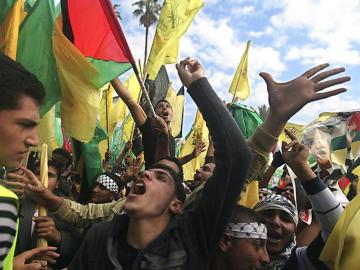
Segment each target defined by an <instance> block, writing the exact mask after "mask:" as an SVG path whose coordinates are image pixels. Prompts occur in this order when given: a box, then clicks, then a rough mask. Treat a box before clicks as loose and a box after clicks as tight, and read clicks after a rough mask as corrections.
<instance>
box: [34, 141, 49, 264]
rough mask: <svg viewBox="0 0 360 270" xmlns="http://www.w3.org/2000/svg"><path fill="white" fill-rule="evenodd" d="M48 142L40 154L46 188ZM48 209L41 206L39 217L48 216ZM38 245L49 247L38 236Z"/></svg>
mask: <svg viewBox="0 0 360 270" xmlns="http://www.w3.org/2000/svg"><path fill="white" fill-rule="evenodd" d="M47 148H48V147H47V144H45V143H44V144H43V145H41V154H40V181H41V183H42V184H43V185H44V187H45V188H47V187H48V157H47ZM46 216H47V211H46V208H45V207H44V206H39V217H46ZM36 246H37V247H47V246H48V242H47V240H46V239H45V238H41V237H38V238H37V241H36ZM42 263H44V264H45V265H46V266H45V269H47V262H46V261H43V260H42Z"/></svg>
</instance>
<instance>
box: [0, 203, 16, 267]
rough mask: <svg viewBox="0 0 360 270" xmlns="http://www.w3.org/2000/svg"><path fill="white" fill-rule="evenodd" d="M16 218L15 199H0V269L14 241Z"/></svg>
mask: <svg viewBox="0 0 360 270" xmlns="http://www.w3.org/2000/svg"><path fill="white" fill-rule="evenodd" d="M17 216H18V210H17V201H16V199H15V198H8V197H0V269H2V267H3V265H2V264H3V262H4V259H5V257H6V256H7V254H8V252H9V250H10V248H11V246H12V245H13V242H14V239H15V235H16V224H17Z"/></svg>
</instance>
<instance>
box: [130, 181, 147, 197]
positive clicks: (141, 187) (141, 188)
mask: <svg viewBox="0 0 360 270" xmlns="http://www.w3.org/2000/svg"><path fill="white" fill-rule="evenodd" d="M145 192H146V186H145V183H144V182H143V181H141V180H138V181H136V182H135V184H134V186H133V190H132V193H133V194H135V195H143V194H144V193H145Z"/></svg>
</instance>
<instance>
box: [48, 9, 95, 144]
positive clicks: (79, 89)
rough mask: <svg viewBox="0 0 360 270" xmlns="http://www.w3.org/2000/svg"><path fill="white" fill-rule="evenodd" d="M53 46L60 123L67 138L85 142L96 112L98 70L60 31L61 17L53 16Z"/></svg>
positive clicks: (88, 138) (90, 135)
mask: <svg viewBox="0 0 360 270" xmlns="http://www.w3.org/2000/svg"><path fill="white" fill-rule="evenodd" d="M53 47H54V54H55V57H56V65H57V69H58V75H59V79H60V85H61V96H62V101H61V120H62V126H63V127H64V129H65V131H66V132H67V133H68V134H69V135H70V136H71V137H74V138H76V139H77V140H79V141H81V142H85V143H86V142H89V141H90V140H91V139H92V138H93V136H94V131H95V127H96V121H97V117H98V115H99V107H100V98H99V91H98V89H97V88H96V86H95V85H96V84H95V82H93V80H96V78H97V77H98V76H99V73H98V71H97V70H96V68H95V67H94V66H93V65H92V64H91V63H90V62H89V61H88V60H87V59H86V58H85V57H84V56H83V55H82V54H81V52H80V51H79V50H78V49H77V48H76V47H75V46H74V45H73V44H72V43H71V42H70V41H69V40H68V39H67V38H66V37H65V36H64V34H63V33H62V16H59V17H58V18H57V19H56V24H55V28H54V33H53ZM80 123H81V125H80Z"/></svg>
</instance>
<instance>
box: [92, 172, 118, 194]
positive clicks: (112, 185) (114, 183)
mask: <svg viewBox="0 0 360 270" xmlns="http://www.w3.org/2000/svg"><path fill="white" fill-rule="evenodd" d="M119 179H120V174H118V173H112V174H109V173H103V174H101V175H100V176H99V177H98V178H97V179H96V182H97V183H99V184H101V185H103V186H104V187H105V188H106V189H107V190H109V191H111V192H114V193H119V191H120V187H119V186H120V185H119Z"/></svg>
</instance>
